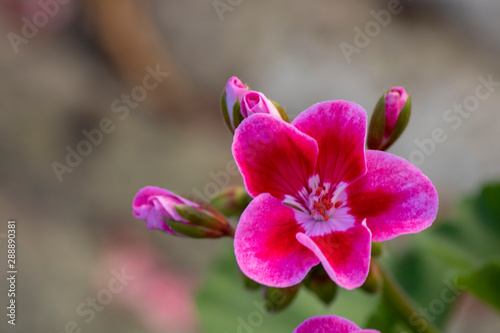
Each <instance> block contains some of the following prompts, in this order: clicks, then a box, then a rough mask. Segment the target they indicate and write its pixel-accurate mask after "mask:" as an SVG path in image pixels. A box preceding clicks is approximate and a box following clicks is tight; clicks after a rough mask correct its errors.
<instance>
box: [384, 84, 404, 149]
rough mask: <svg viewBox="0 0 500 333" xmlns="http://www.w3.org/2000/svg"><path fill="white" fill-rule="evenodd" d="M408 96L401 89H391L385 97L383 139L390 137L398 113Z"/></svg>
mask: <svg viewBox="0 0 500 333" xmlns="http://www.w3.org/2000/svg"><path fill="white" fill-rule="evenodd" d="M407 99H408V94H407V93H406V90H404V88H402V87H392V88H391V89H390V90H389V92H388V93H387V95H386V96H385V132H384V139H387V138H388V137H389V136H391V134H392V131H393V130H394V126H395V125H396V121H397V120H398V117H399V113H400V112H401V110H402V109H403V107H404V106H405V103H406V100H407Z"/></svg>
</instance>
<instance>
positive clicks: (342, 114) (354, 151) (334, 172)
mask: <svg viewBox="0 0 500 333" xmlns="http://www.w3.org/2000/svg"><path fill="white" fill-rule="evenodd" d="M292 125H293V126H295V127H297V128H298V129H299V130H300V131H302V132H303V133H305V134H307V135H309V136H311V137H312V138H314V139H315V140H316V141H317V143H318V148H319V156H318V162H317V172H318V173H319V175H320V178H321V180H322V181H323V182H326V183H330V184H332V185H336V184H338V183H340V182H341V181H343V182H346V183H350V182H352V181H353V180H355V179H357V178H359V177H361V176H362V175H364V174H365V173H366V167H365V150H364V144H365V135H366V111H365V110H364V109H363V108H362V107H361V106H359V105H358V104H355V103H352V102H347V101H328V102H322V103H318V104H315V105H313V106H311V107H310V108H309V109H307V110H305V111H304V112H302V113H300V114H299V115H298V116H297V118H295V120H294V121H293V122H292Z"/></svg>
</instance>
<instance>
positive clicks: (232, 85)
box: [223, 76, 249, 130]
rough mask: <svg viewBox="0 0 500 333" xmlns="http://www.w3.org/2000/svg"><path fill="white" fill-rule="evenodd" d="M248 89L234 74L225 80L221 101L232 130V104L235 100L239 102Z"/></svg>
mask: <svg viewBox="0 0 500 333" xmlns="http://www.w3.org/2000/svg"><path fill="white" fill-rule="evenodd" d="M248 91H249V89H248V87H247V86H245V85H244V84H243V82H241V81H240V79H238V78H237V77H236V76H233V77H232V78H230V79H229V80H228V81H227V84H226V88H225V90H224V95H223V103H225V105H226V108H227V117H228V119H227V121H229V124H228V126H229V127H230V128H232V129H233V130H234V114H233V113H234V105H235V104H236V102H239V103H241V97H242V96H243V94H245V93H246V92H248Z"/></svg>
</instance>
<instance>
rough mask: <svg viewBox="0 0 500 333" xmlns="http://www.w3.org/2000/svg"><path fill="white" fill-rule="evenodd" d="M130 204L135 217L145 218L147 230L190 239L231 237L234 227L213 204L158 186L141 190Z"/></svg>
mask: <svg viewBox="0 0 500 333" xmlns="http://www.w3.org/2000/svg"><path fill="white" fill-rule="evenodd" d="M132 206H133V208H134V211H133V212H134V216H135V217H137V218H139V219H141V220H145V221H146V222H147V228H148V229H159V230H162V231H165V232H167V233H169V234H173V235H176V236H181V235H182V236H188V237H193V238H217V237H222V236H230V237H232V236H234V229H233V228H232V227H231V225H230V224H229V223H228V222H227V220H226V219H225V218H224V216H222V215H221V214H220V213H219V212H217V211H216V210H215V209H214V208H213V207H210V206H209V205H208V204H205V205H201V204H198V203H195V202H193V201H190V200H188V199H186V198H183V197H181V196H179V195H176V194H174V193H172V192H170V191H167V190H164V189H161V188H158V187H153V186H148V187H145V188H143V189H141V190H140V191H139V192H138V193H137V195H136V196H135V198H134V201H133V204H132Z"/></svg>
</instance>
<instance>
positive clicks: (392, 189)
mask: <svg viewBox="0 0 500 333" xmlns="http://www.w3.org/2000/svg"><path fill="white" fill-rule="evenodd" d="M366 159H367V168H368V172H367V173H366V175H365V176H364V177H362V178H361V179H359V180H357V181H356V182H354V183H353V184H351V185H350V186H349V187H348V188H347V189H346V191H347V196H348V198H349V199H348V205H349V206H350V207H351V211H350V213H351V214H353V215H354V216H357V217H358V218H360V219H364V218H366V219H367V222H366V224H367V226H368V228H369V229H370V230H371V232H372V234H373V240H374V241H375V242H381V241H385V240H389V239H392V238H394V237H396V236H399V235H401V234H408V233H415V232H419V231H422V230H423V229H425V228H427V227H429V226H430V225H431V224H432V222H433V221H434V219H435V218H436V214H437V210H438V195H437V192H436V189H435V188H434V186H433V185H432V183H431V181H430V180H429V179H428V178H427V177H426V176H425V175H424V174H422V172H421V171H420V170H419V169H418V168H417V167H416V166H414V165H413V164H411V163H409V162H407V161H406V160H404V159H402V158H400V157H397V156H395V155H392V154H389V153H385V152H381V151H371V150H370V151H367V152H366Z"/></svg>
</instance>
